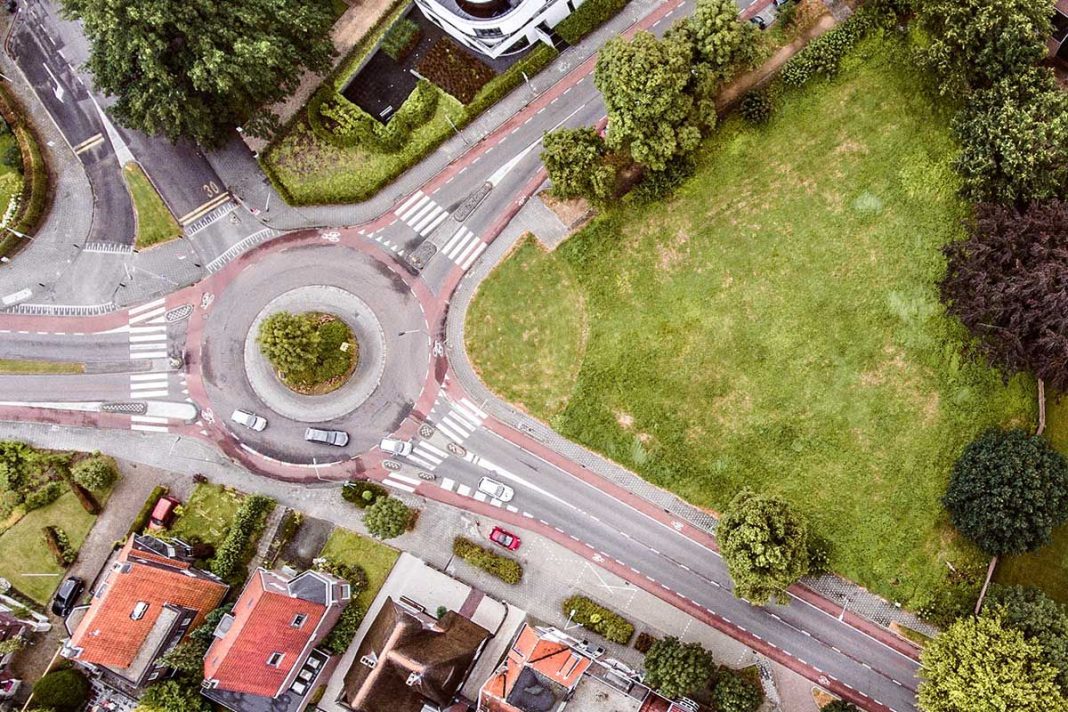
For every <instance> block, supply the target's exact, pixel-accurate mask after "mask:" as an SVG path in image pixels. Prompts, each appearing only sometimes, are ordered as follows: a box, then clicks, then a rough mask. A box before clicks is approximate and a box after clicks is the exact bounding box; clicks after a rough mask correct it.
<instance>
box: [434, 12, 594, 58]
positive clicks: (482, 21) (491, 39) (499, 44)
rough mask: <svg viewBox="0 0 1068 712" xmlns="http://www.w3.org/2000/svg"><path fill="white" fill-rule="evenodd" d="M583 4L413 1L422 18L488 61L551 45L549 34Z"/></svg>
mask: <svg viewBox="0 0 1068 712" xmlns="http://www.w3.org/2000/svg"><path fill="white" fill-rule="evenodd" d="M583 1H584V0H415V4H416V5H418V6H419V9H420V10H422V11H423V14H424V15H425V16H426V17H427V19H429V20H430V21H431V22H433V23H434V24H435V25H437V26H438V27H440V28H441V29H443V30H445V32H447V33H448V34H449V35H451V36H452V37H453V38H455V39H456V40H457V41H458V42H460V44H462V45H464V46H465V47H468V48H470V49H472V50H474V51H475V52H478V53H480V54H484V55H486V56H488V57H493V58H497V57H501V56H504V55H507V54H514V53H515V52H519V51H522V50H524V49H526V48H527V47H529V46H530V45H532V44H534V43H535V42H539V41H540V42H545V43H546V44H551V41H550V39H549V32H550V30H551V29H552V28H553V27H555V26H556V25H557V24H558V23H559V22H560V21H561V20H563V19H564V18H565V17H567V16H568V15H570V14H571V13H572V12H574V11H575V8H577V7H578V6H579V5H581V4H582V3H583Z"/></svg>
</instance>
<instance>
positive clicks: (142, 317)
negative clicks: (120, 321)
mask: <svg viewBox="0 0 1068 712" xmlns="http://www.w3.org/2000/svg"><path fill="white" fill-rule="evenodd" d="M166 311H167V307H157V308H155V309H153V310H152V311H146V312H143V313H141V314H138V315H137V316H131V317H130V323H131V324H140V323H141V322H143V321H148V320H149V319H154V318H155V317H158V316H160V315H161V314H163V313H164V312H166Z"/></svg>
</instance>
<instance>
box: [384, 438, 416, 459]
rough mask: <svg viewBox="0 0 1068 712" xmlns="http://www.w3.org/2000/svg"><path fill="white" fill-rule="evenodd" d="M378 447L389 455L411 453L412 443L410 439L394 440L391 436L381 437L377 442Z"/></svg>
mask: <svg viewBox="0 0 1068 712" xmlns="http://www.w3.org/2000/svg"><path fill="white" fill-rule="evenodd" d="M378 447H380V448H382V449H383V450H385V451H386V452H388V453H389V454H390V455H402V456H403V455H411V454H412V443H411V441H410V440H394V439H393V438H383V439H382V442H380V443H379V444H378Z"/></svg>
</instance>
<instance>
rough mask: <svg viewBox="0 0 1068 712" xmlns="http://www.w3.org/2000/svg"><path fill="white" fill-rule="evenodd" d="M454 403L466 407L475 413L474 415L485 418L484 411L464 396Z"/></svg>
mask: <svg viewBox="0 0 1068 712" xmlns="http://www.w3.org/2000/svg"><path fill="white" fill-rule="evenodd" d="M456 405H458V406H461V407H464V408H467V409H468V410H470V411H471V412H472V413H475V414H476V415H478V416H479V417H480V418H481V419H482V420H485V419H486V411H484V410H482V409H481V408H479V407H478V406H477V405H475V404H474V403H472V402H471V401H469V400H467V399H466V398H461V399H460V402H459V403H457V404H456Z"/></svg>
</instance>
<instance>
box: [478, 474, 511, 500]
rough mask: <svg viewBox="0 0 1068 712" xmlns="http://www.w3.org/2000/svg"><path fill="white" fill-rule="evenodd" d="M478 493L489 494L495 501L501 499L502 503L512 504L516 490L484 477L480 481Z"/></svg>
mask: <svg viewBox="0 0 1068 712" xmlns="http://www.w3.org/2000/svg"><path fill="white" fill-rule="evenodd" d="M478 491H479V492H484V493H485V494H488V495H489V496H490V497H493V498H494V499H499V500H501V501H502V502H511V501H512V497H515V490H513V489H512V488H511V487H509V486H508V485H506V484H503V483H501V482H498V481H497V480H491V479H490V478H488V477H483V478H482V479H481V480H479V481H478Z"/></svg>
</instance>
